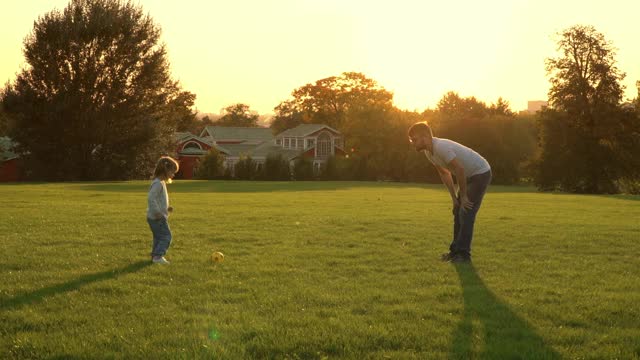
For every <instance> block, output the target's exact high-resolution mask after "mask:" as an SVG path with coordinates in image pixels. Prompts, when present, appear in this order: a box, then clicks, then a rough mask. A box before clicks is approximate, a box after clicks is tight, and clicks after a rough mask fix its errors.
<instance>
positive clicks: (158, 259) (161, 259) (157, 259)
mask: <svg viewBox="0 0 640 360" xmlns="http://www.w3.org/2000/svg"><path fill="white" fill-rule="evenodd" d="M152 261H153V263H154V264H165V265H168V264H169V261H167V259H165V258H164V256H161V257H154V258H153V260H152Z"/></svg>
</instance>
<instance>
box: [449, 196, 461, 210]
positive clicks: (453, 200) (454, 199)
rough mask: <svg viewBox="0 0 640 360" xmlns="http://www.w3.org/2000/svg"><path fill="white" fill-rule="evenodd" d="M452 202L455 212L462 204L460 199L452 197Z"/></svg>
mask: <svg viewBox="0 0 640 360" xmlns="http://www.w3.org/2000/svg"><path fill="white" fill-rule="evenodd" d="M451 201H452V205H453V209H454V210H455V208H457V207H458V206H460V202H459V201H458V199H456V198H454V197H452V198H451Z"/></svg>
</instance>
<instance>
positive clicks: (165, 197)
mask: <svg viewBox="0 0 640 360" xmlns="http://www.w3.org/2000/svg"><path fill="white" fill-rule="evenodd" d="M178 169H179V166H178V162H177V161H175V160H174V159H172V158H171V157H169V156H163V157H161V158H160V160H158V163H157V164H156V169H155V171H154V172H153V178H154V179H153V182H152V183H151V187H150V188H149V196H148V198H147V202H148V208H147V222H148V223H149V227H150V228H151V233H153V247H152V248H151V260H152V261H153V262H154V263H156V264H169V262H168V261H167V259H165V258H164V255H165V254H166V253H167V249H168V248H169V244H171V230H170V229H169V223H168V222H167V219H168V218H169V213H170V212H171V211H173V208H172V207H171V206H169V194H168V193H167V185H166V183H169V184H170V183H171V178H173V176H174V175H175V174H176V173H177V172H178Z"/></svg>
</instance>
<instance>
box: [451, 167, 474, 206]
mask: <svg viewBox="0 0 640 360" xmlns="http://www.w3.org/2000/svg"><path fill="white" fill-rule="evenodd" d="M449 166H450V167H451V168H453V171H454V172H455V174H456V180H458V187H460V206H462V207H463V208H465V209H471V208H472V207H473V203H472V202H471V201H469V197H468V196H467V176H466V174H465V173H464V168H463V167H462V165H460V162H458V159H456V158H453V159H452V160H451V161H450V162H449Z"/></svg>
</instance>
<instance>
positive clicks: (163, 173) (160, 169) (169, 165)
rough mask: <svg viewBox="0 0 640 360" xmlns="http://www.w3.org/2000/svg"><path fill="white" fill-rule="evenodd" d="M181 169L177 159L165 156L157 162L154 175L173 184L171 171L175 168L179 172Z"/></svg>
mask: <svg viewBox="0 0 640 360" xmlns="http://www.w3.org/2000/svg"><path fill="white" fill-rule="evenodd" d="M179 169H180V165H178V162H177V161H175V160H174V159H173V158H172V157H170V156H163V157H161V158H160V160H158V163H156V169H155V170H154V171H153V177H154V178H159V179H161V180H165V181H166V182H168V183H169V184H171V179H170V178H169V171H171V170H175V172H178V170H179Z"/></svg>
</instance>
